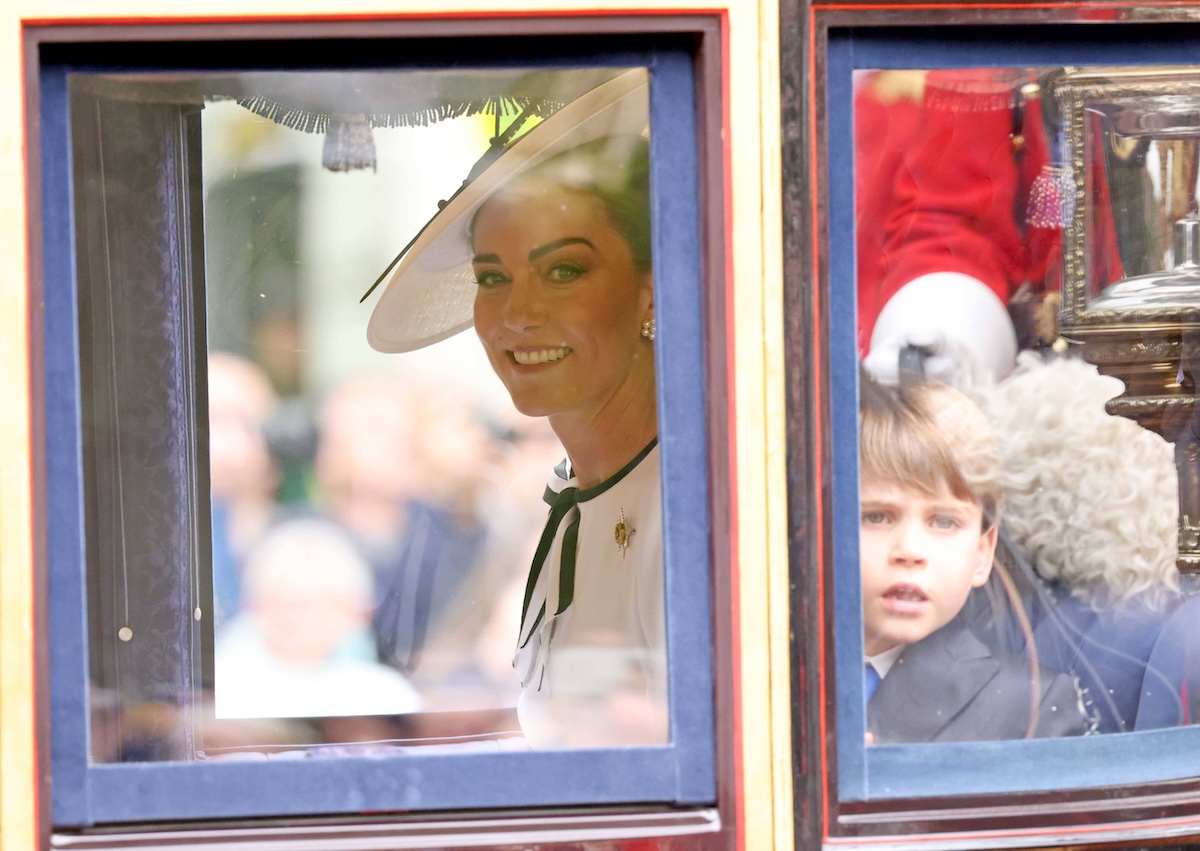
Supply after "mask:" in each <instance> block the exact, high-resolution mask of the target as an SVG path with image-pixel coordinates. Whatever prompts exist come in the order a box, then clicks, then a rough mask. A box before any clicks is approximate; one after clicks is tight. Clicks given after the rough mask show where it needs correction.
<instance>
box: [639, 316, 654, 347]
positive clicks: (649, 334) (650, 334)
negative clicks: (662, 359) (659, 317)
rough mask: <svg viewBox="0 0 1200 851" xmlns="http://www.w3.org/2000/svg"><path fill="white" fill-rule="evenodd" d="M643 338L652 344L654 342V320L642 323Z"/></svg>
mask: <svg viewBox="0 0 1200 851" xmlns="http://www.w3.org/2000/svg"><path fill="white" fill-rule="evenodd" d="M642 336H643V337H645V338H646V339H647V340H649V341H650V342H652V343H653V342H654V320H653V319H647V320H646V321H645V322H643V323H642Z"/></svg>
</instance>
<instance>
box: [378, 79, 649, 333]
mask: <svg viewBox="0 0 1200 851" xmlns="http://www.w3.org/2000/svg"><path fill="white" fill-rule="evenodd" d="M648 80H649V75H648V73H647V71H646V69H645V68H635V69H632V70H630V71H627V72H625V73H623V74H621V75H619V76H617V77H614V78H613V79H611V80H609V81H608V82H606V83H603V84H601V85H599V86H597V87H596V88H594V89H592V90H591V91H589V92H588V93H587V94H585V95H582V96H581V97H579V98H577V99H575V100H573V101H571V102H570V103H569V104H567V105H566V106H564V107H563V108H562V109H560V110H558V111H557V112H555V113H554V114H553V115H551V116H550V117H549V118H547V119H546V120H545V121H543V122H542V123H541V124H538V125H537V126H536V127H534V128H533V129H532V130H530V131H529V132H528V133H526V134H525V135H524V136H522V137H520V138H519V139H517V141H515V142H514V143H512V145H511V146H510V147H509V148H508V149H507V150H505V151H504V152H503V153H502V154H501V155H500V156H499V157H498V158H497V159H496V161H495V162H493V163H492V164H491V165H490V166H488V167H487V168H486V169H485V170H484V171H483V172H482V173H481V174H480V175H479V176H478V177H476V178H475V179H474V180H473V181H471V182H470V183H469V184H467V185H466V186H465V187H464V188H463V189H462V190H461V191H460V192H459V193H458V194H457V195H455V196H454V198H452V199H451V200H450V202H449V203H448V204H447V205H446V206H445V207H444V208H443V209H442V210H441V211H440V212H439V213H438V214H437V215H436V216H435V217H434V218H433V219H432V220H431V221H430V223H429V224H428V225H426V227H425V229H424V230H423V231H422V232H421V234H420V235H419V236H418V237H417V239H416V240H415V241H414V242H413V244H412V246H411V247H410V248H409V249H408V251H407V253H406V254H405V255H404V258H403V260H402V261H401V262H400V265H399V266H397V268H396V271H395V272H394V273H393V274H392V277H391V280H390V281H388V284H387V288H386V289H384V291H383V295H382V296H381V297H380V299H379V302H378V303H377V304H376V305H375V310H374V311H373V312H372V313H371V320H370V322H368V323H367V342H368V343H370V344H371V347H372V348H373V349H377V350H378V351H381V352H411V351H413V350H415V349H419V348H422V347H424V346H428V345H431V344H433V343H436V342H439V341H440V340H444V339H446V338H447V337H450V336H453V335H454V334H457V333H458V332H460V331H463V330H465V329H467V328H469V327H471V323H472V321H473V320H472V312H473V305H474V301H475V290H476V288H477V285H476V283H475V273H474V270H473V269H472V266H471V260H472V258H473V256H474V252H473V251H472V249H471V241H470V234H469V228H470V225H471V220H472V219H473V218H474V216H475V211H476V210H478V209H479V207H480V206H481V205H482V204H483V203H484V202H485V201H486V200H487V199H488V198H490V197H491V196H492V195H493V194H495V193H496V191H497V190H499V189H501V188H502V187H503V186H505V185H506V184H507V183H509V182H510V181H512V180H513V179H514V178H516V177H519V176H520V175H522V174H524V173H525V172H527V171H529V170H530V169H531V168H533V167H534V166H536V165H538V164H539V163H541V162H544V161H545V160H547V159H549V158H550V157H552V156H554V155H555V154H558V153H561V152H563V151H568V150H570V149H572V148H575V147H577V146H579V145H583V144H585V143H587V142H591V141H593V140H596V139H601V138H604V137H607V136H629V135H631V134H632V135H636V134H641V133H643V131H645V129H646V127H647V125H648V123H649V117H650V101H649V87H648Z"/></svg>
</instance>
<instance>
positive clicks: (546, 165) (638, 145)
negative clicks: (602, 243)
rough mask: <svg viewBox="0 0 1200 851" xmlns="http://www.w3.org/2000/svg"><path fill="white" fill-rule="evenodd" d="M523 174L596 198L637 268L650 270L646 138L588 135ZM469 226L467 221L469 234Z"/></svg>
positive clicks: (648, 158) (471, 230)
mask: <svg viewBox="0 0 1200 851" xmlns="http://www.w3.org/2000/svg"><path fill="white" fill-rule="evenodd" d="M528 174H534V175H537V176H538V177H541V178H546V179H549V180H553V181H555V182H556V183H561V184H563V185H564V186H567V187H570V188H571V189H574V190H577V191H579V192H586V193H587V194H589V195H594V196H595V197H596V198H598V199H599V200H600V203H601V204H602V205H603V206H604V211H605V212H606V213H607V214H608V218H609V221H611V222H612V225H613V228H615V229H616V231H617V233H619V234H621V236H622V237H624V238H625V241H626V242H627V243H629V249H630V252H631V253H632V255H633V262H634V265H635V266H636V267H637V270H638V271H639V272H648V271H650V259H651V249H650V242H651V240H650V143H649V142H647V141H646V139H644V138H642V137H641V136H634V135H625V136H604V137H601V138H599V139H593V140H592V141H590V142H585V143H584V144H582V145H579V146H577V147H574V148H570V149H569V150H566V151H563V152H562V153H559V154H555V155H554V156H552V157H550V158H549V159H547V160H546V161H545V162H542V163H539V164H538V165H536V166H534V167H533V168H532V169H531V170H530V171H529V172H528ZM476 215H478V213H476ZM474 231H475V223H474V221H472V222H471V228H470V232H471V234H472V235H474Z"/></svg>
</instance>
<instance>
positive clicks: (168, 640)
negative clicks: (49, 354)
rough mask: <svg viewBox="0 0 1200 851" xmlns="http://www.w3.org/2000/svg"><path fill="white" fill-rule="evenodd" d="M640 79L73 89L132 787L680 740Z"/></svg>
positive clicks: (638, 75)
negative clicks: (185, 774) (664, 537)
mask: <svg viewBox="0 0 1200 851" xmlns="http://www.w3.org/2000/svg"><path fill="white" fill-rule="evenodd" d="M621 74H622V72H621V70H620V69H588V70H565V71H540V72H523V71H499V72H478V73H467V72H403V73H401V72H396V73H381V74H308V73H306V74H241V75H234V76H198V77H195V78H189V79H180V78H178V77H171V78H166V77H163V78H157V77H154V76H140V77H136V78H134V77H120V76H111V77H110V76H103V77H101V76H89V75H77V76H75V77H74V78H73V79H72V84H71V85H72V98H73V100H72V106H73V118H74V121H73V135H74V145H75V158H76V161H77V162H78V164H79V165H78V167H77V172H76V180H77V183H78V185H79V186H80V187H81V188H80V191H79V193H78V197H79V201H78V214H77V217H78V219H79V221H80V222H81V234H82V235H81V239H80V244H79V251H80V257H81V262H80V267H81V290H83V291H84V292H85V293H87V294H88V295H87V298H86V299H85V300H84V302H83V305H82V310H81V321H82V323H83V328H84V334H83V337H84V340H85V345H84V351H83V361H84V365H85V367H84V368H85V381H86V382H87V383H88V386H89V387H90V388H91V390H90V394H89V396H88V405H87V407H88V412H87V413H88V423H89V426H88V437H87V440H86V445H87V452H88V462H89V465H90V466H89V487H90V489H91V494H90V496H91V501H90V502H89V505H90V509H89V511H90V512H91V515H90V519H89V524H90V525H89V529H95V530H97V531H96V532H95V534H94V535H93V536H92V538H91V540H90V546H91V548H92V552H91V553H90V557H89V565H90V567H89V570H90V571H91V572H90V573H89V583H88V588H89V625H90V631H91V637H92V640H91V645H92V665H91V667H92V681H93V687H92V694H91V701H92V759H93V760H94V761H97V762H109V761H130V760H161V759H193V758H196V757H197V756H205V757H207V758H234V757H238V758H245V757H248V756H254V757H256V758H262V757H263V755H269V754H271V753H274V752H277V751H287V750H292V749H295V748H296V747H300V746H302V747H307V748H309V749H310V751H311V752H314V753H315V752H320V753H341V752H363V751H368V750H387V749H391V748H394V747H396V746H413V745H422V746H426V747H428V746H432V745H439V746H443V747H445V746H454V747H491V748H495V747H498V746H500V745H498V744H497V743H498V742H501V741H502V740H504V741H506V742H507V744H504V745H503V746H505V747H511V746H518V747H527V746H529V745H534V746H549V747H552V746H577V745H586V744H639V743H652V742H664V741H666V740H667V729H666V685H665V683H666V672H665V666H666V656H665V639H664V632H663V623H664V615H663V595H662V592H663V588H662V543H661V507H660V504H659V500H660V496H659V493H660V487H659V481H658V460H657V448H656V435H657V425H656V423H657V418H656V413H655V407H654V353H653V339H654V332H655V327H654V323H653V299H652V293H651V288H650V281H651V277H650V254H649V244H650V229H649V227H650V226H649V206H648V192H649V172H648V160H647V147H648V146H647V143H646V141H645V139H646V135H647V133H648V99H647V97H646V91H647V90H646V75H645V72H642V71H638V72H634V76H632V77H630V76H628V75H626V76H625V82H624V83H623V84H621V88H620V93H619V96H617V97H614V96H613V94H612V93H611V90H610V93H609V94H608V95H604V94H601V95H595V94H592V95H591V98H592V99H591V100H590V101H585V103H584V106H583V107H582V108H581V107H580V106H579V105H578V104H579V99H580V97H581V96H582V95H587V94H588V93H593V92H595V91H596V90H597V87H601V88H602V87H603V86H602V84H605V83H607V82H608V81H610V80H613V79H614V78H619V77H620V76H621ZM581 109H582V112H581V111H580V110H581ZM580 126H583V127H584V129H583V130H580V129H579V128H580ZM543 127H548V128H549V130H550V136H551V137H552V141H550V142H546V141H544V140H545V139H546V137H547V133H546V131H545V130H543V129H542V128H543ZM555 127H558V128H560V130H561V128H563V127H567V128H568V131H567V132H566V133H565V135H564V134H563V133H562V132H560V131H555ZM497 137H500V138H502V139H503V140H504V141H505V142H506V143H507V144H508V145H509V146H510V147H511V146H515V145H524V148H521V147H512V149H511V150H507V149H505V150H501V149H500V148H498V147H496V146H494V145H493V146H491V147H489V140H492V139H494V138H497ZM572 138H573V139H574V140H575V141H576V142H587V141H589V140H590V141H591V142H592V147H591V150H590V153H589V152H588V151H587V150H585V149H584V148H579V147H578V146H577V145H572V144H564V141H570V140H571V139H572ZM618 138H619V139H620V141H621V144H620V145H619V146H618V147H616V148H611V149H606V147H605V143H604V140H606V139H610V140H611V139H618ZM553 139H557V140H558V141H553ZM530 150H534V151H537V153H535V154H533V155H530V154H528V153H522V151H526V152H527V151H530ZM585 153H587V154H588V156H590V157H591V158H590V159H589V158H588V156H582V154H585ZM526 171H529V172H530V173H529V174H525V172H526ZM468 177H469V179H468V180H466V181H465V182H464V179H465V178H468ZM613 177H618V178H619V179H618V180H617V182H616V183H613V182H612V180H611V178H613ZM544 191H549V192H550V193H551V194H552V195H553V196H554V197H553V198H552V199H551V200H552V201H553V203H552V204H548V203H546V202H544V201H543V200H538V199H541V198H544V197H546V196H543V195H539V194H538V193H542V192H544ZM554 193H557V194H554ZM447 201H449V204H446V203H445V202H447ZM442 206H445V210H443V211H442V212H441V213H440V214H438V215H437V216H435V215H434V214H435V213H437V212H438V210H439V208H440V207H442ZM431 217H432V219H431ZM115 224H116V225H119V226H114V225H115ZM551 231H553V233H551ZM418 234H420V238H419V239H417V240H416V242H415V244H413V245H410V246H409V248H408V249H407V250H406V252H405V254H404V257H403V258H402V259H400V262H399V263H398V264H396V265H395V267H394V269H393V268H392V267H391V266H388V264H389V261H391V259H392V257H393V256H394V255H395V253H396V251H398V250H399V249H400V248H401V247H403V246H406V245H409V243H410V242H411V241H413V240H414V237H415V236H416V235H418ZM447 234H449V236H447ZM438 237H442V238H443V239H442V241H441V242H435V243H434V244H433V249H432V250H431V249H430V245H431V241H434V240H435V238H438ZM439 264H440V265H439ZM385 266H386V267H388V271H387V273H385V275H383V276H382V277H381V278H380V282H381V285H380V288H379V290H378V291H375V292H373V293H372V296H371V298H370V299H368V300H367V303H366V304H365V305H364V304H360V303H359V302H360V298H361V297H362V295H363V293H364V292H365V291H367V289H368V287H370V284H371V282H372V281H373V280H375V279H376V277H380V276H379V273H380V271H381V270H382V269H384V267H385ZM450 267H453V268H452V269H451V274H450V276H449V277H447V276H446V275H445V274H444V273H445V270H446V269H447V268H450ZM529 272H533V273H534V274H535V275H536V277H537V281H538V282H539V283H538V285H537V286H538V287H540V289H537V290H536V291H535V289H531V287H530V281H532V280H534V278H533V277H531V276H530V275H529V274H528V273H529ZM415 275H417V276H419V285H420V286H432V289H430V290H428V291H427V293H426V294H427V295H430V296H431V298H432V300H431V301H426V302H424V303H421V304H419V305H418V306H417V307H415V308H414V307H413V304H412V303H409V302H406V301H405V300H406V299H408V298H411V297H412V293H413V292H414V291H413V290H412V282H413V281H414V280H417V279H416V278H414V276H415ZM476 281H478V283H476ZM383 284H386V286H385V285H383ZM419 295H420V294H419V293H418V298H419ZM396 310H398V311H399V314H403V315H404V316H407V317H412V316H418V317H424V319H422V321H433V322H435V323H445V322H449V324H439V325H437V327H436V328H435V329H434V332H433V333H432V334H431V336H430V337H429V338H422V339H421V340H420V341H419V343H418V344H417V345H407V346H404V348H405V349H413V348H418V347H419V348H420V351H410V352H409V353H408V354H404V355H394V354H384V353H382V352H381V351H376V350H373V349H372V347H371V346H369V345H368V340H367V335H366V334H365V333H364V331H365V330H366V327H367V319H368V317H373V318H372V319H371V329H372V330H371V334H372V343H373V344H374V345H375V347H376V348H378V349H381V350H383V351H393V350H396V349H397V348H398V347H397V346H396V345H394V344H393V343H394V341H393V342H386V341H385V342H384V343H383V344H380V342H379V339H377V336H378V334H379V333H383V334H385V335H386V334H389V333H392V332H396V333H405V334H406V333H408V331H407V330H403V329H401V330H400V331H396V328H398V327H399V326H397V324H396V319H395V318H396V316H397V315H399V314H397V313H396V312H395V311H396ZM389 311H392V312H389ZM430 317H433V319H432V320H430V319H429V318H430ZM473 322H474V323H475V324H476V326H477V329H476V330H477V331H478V334H476V333H475V332H471V333H468V334H461V335H456V334H455V332H457V331H460V330H463V329H466V328H468V327H469V326H470V325H471V324H472V323H473ZM433 337H436V340H435V339H433ZM480 339H482V341H483V346H480V345H479V340H480ZM205 351H207V357H205V355H204V352H205ZM197 352H199V353H200V354H199V355H196V353H197ZM196 363H202V364H205V368H204V369H203V370H202V371H201V370H195V371H193V370H194V365H195V364H196ZM497 373H499V378H500V380H499V381H497ZM193 375H194V376H195V378H197V379H200V380H203V381H204V384H203V386H200V385H198V384H193ZM205 398H206V399H207V417H203V416H202V414H203V411H204V409H203V408H202V407H201V401H200V400H203V399H205ZM164 412H165V413H164ZM191 446H198V447H203V448H202V450H201V451H199V452H195V451H192V449H190V448H189V447H191ZM564 448H565V449H566V450H567V451H566V452H564ZM203 449H206V450H207V451H206V452H205V451H203ZM564 454H565V455H569V456H570V459H571V463H572V464H573V467H571V466H563V465H560V466H559V468H558V470H559V473H558V474H557V475H556V476H555V477H553V481H554V482H555V483H556V484H555V483H552V488H554V490H555V491H556V492H557V496H556V495H555V493H553V492H550V491H547V494H548V496H547V500H546V502H550V503H552V505H553V507H552V508H551V523H550V524H549V525H547V524H546V510H547V506H546V502H543V501H542V500H541V499H539V497H541V496H542V494H543V491H545V490H546V480H547V478H546V477H547V475H548V474H549V473H550V472H551V470H552V469H553V468H554V466H555V464H558V462H560V461H562V459H563V457H564ZM205 458H207V460H208V462H209V464H208V467H207V470H204V469H201V467H200V463H202V460H203V459H205ZM196 480H200V481H205V480H207V481H208V483H209V485H210V488H211V498H210V499H203V498H201V499H197V496H196V494H195V493H194V492H193V491H192V490H190V489H189V485H188V483H189V482H194V481H196ZM200 496H201V497H203V494H202V495H200ZM622 529H623V531H624V534H623V535H622V534H621V531H622ZM209 556H211V565H212V569H211V572H209V571H208V570H207V569H206V567H207V565H208V564H209V563H210V560H209ZM531 563H533V564H534V565H535V570H534V572H533V575H532V576H531V573H530V565H531ZM614 577H615V578H614ZM543 604H545V607H546V612H545V614H544V616H543V617H542V618H541V620H540V621H539V620H538V614H539V613H540V612H541V611H542V606H543ZM523 613H524V614H523ZM531 633H536V634H537V641H536V646H537V647H539V648H541V650H540V651H539V652H538V653H537V654H536V655H537V658H536V660H534V661H533V662H532V666H535V667H536V669H537V671H538V673H537V678H536V680H537V681H536V682H534V681H533V679H532V678H531V675H530V674H529V673H528V671H529V670H531V662H530V659H529V658H528V654H529V649H530V646H531V641H530V639H529V636H530V634H531ZM518 636H521V638H520V639H518ZM518 645H519V646H518ZM514 647H517V650H518V652H517V658H516V660H515V662H514ZM514 667H516V668H517V669H518V671H526V674H525V675H524V676H523V677H522V676H518V673H517V672H515V671H514ZM523 685H524V696H522V692H523V688H522V687H523ZM518 702H519V703H520V705H521V711H520V717H519V718H518V712H517V705H518ZM347 748H351V749H352V750H350V751H347ZM313 749H315V750H313Z"/></svg>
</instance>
